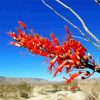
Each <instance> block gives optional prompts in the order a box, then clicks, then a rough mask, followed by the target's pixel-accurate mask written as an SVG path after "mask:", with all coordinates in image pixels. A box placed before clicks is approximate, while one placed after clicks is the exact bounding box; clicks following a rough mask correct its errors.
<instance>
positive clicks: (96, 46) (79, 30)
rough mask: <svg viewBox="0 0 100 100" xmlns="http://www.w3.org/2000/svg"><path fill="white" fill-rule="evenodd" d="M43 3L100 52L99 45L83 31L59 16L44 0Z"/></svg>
mask: <svg viewBox="0 0 100 100" xmlns="http://www.w3.org/2000/svg"><path fill="white" fill-rule="evenodd" d="M42 2H43V4H44V5H45V6H47V7H48V8H49V9H51V10H52V11H53V12H54V13H55V14H57V15H58V16H59V17H61V18H62V19H63V20H65V21H66V22H67V23H68V24H70V25H71V26H72V27H74V28H75V29H77V31H78V32H79V33H80V34H81V35H83V36H84V38H85V39H86V40H87V41H89V42H90V43H91V44H92V45H93V46H94V47H95V48H96V49H98V50H99V51H100V48H99V47H98V45H97V44H95V43H94V42H92V41H91V40H90V39H89V38H88V37H87V36H86V35H85V33H83V32H82V31H81V29H80V28H79V27H78V26H76V25H74V24H73V23H72V22H70V21H69V20H67V19H66V18H65V17H64V16H62V15H61V14H59V13H58V12H57V11H56V10H55V9H54V8H52V7H51V6H50V5H48V4H47V3H46V2H45V1H44V0H42Z"/></svg>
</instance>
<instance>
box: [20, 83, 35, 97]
mask: <svg viewBox="0 0 100 100" xmlns="http://www.w3.org/2000/svg"><path fill="white" fill-rule="evenodd" d="M18 89H19V95H20V97H23V98H29V97H30V96H31V94H32V89H33V88H32V86H31V85H30V84H28V83H26V82H21V83H20V84H19V85H18Z"/></svg>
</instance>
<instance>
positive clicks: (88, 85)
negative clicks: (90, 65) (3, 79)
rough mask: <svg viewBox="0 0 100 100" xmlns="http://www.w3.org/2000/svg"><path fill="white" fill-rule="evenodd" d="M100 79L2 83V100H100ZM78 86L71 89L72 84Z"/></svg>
mask: <svg viewBox="0 0 100 100" xmlns="http://www.w3.org/2000/svg"><path fill="white" fill-rule="evenodd" d="M99 82H100V80H99V79H88V80H84V81H81V80H74V81H73V82H72V83H71V84H70V85H65V84H64V83H63V82H61V83H57V82H55V83H49V82H48V83H46V84H29V83H26V82H20V84H14V85H13V84H9V85H7V84H5V85H2V84H1V85H0V98H1V100H76V99H77V100H79V99H80V100H100V92H99V91H100V84H99ZM76 85H77V86H78V88H75V89H74V90H70V87H72V86H76Z"/></svg>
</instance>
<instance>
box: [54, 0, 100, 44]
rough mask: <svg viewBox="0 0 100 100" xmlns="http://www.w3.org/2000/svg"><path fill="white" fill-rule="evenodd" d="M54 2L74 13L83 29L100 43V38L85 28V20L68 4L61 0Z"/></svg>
mask: <svg viewBox="0 0 100 100" xmlns="http://www.w3.org/2000/svg"><path fill="white" fill-rule="evenodd" d="M56 2H58V3H60V4H61V5H62V6H63V7H65V8H66V9H68V10H69V11H70V12H71V13H72V14H73V15H75V16H76V17H77V19H78V20H79V21H80V22H81V24H82V26H83V28H84V30H85V31H86V32H87V33H88V34H89V35H90V36H91V37H92V38H93V39H94V40H95V41H96V42H97V43H98V44H100V40H99V39H98V38H97V37H96V36H95V35H94V34H93V33H91V32H90V31H89V29H88V28H87V26H86V24H85V22H84V21H83V19H82V18H81V17H80V16H79V15H78V14H77V13H76V12H75V11H74V10H73V9H72V8H70V7H69V6H67V5H65V4H64V3H63V2H61V1H60V0H56Z"/></svg>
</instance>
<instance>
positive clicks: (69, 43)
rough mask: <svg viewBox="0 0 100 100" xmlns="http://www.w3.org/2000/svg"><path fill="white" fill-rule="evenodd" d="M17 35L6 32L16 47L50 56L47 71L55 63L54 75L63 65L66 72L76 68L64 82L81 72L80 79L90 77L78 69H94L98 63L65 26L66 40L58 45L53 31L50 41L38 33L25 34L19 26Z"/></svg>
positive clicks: (87, 72)
mask: <svg viewBox="0 0 100 100" xmlns="http://www.w3.org/2000/svg"><path fill="white" fill-rule="evenodd" d="M18 24H19V25H20V26H21V27H22V28H24V29H25V30H27V26H26V24H24V23H23V22H21V21H18ZM16 30H17V32H18V35H17V34H16V33H14V32H8V34H9V35H10V36H11V37H12V38H13V39H14V40H15V42H10V44H12V45H14V46H18V47H24V48H27V49H28V50H29V51H30V52H32V53H33V54H37V55H40V56H45V57H47V58H50V60H51V61H50V66H49V67H48V71H49V72H51V71H52V69H53V68H54V65H55V63H56V62H57V63H58V66H57V67H56V68H54V77H55V76H56V75H57V74H58V72H62V70H63V69H64V67H65V68H66V73H69V72H71V71H72V70H73V69H78V70H79V71H78V72H76V73H74V74H72V75H69V76H70V78H69V79H66V78H65V77H63V78H64V79H65V80H66V83H67V84H69V83H71V82H72V80H74V79H75V78H76V77H78V76H79V75H81V74H83V75H84V76H85V77H84V76H82V77H81V78H82V79H85V78H87V77H90V76H91V75H92V74H90V72H89V71H80V70H81V69H85V68H88V67H89V68H90V69H95V68H97V67H98V65H96V64H95V62H94V60H93V58H92V56H91V55H88V56H87V55H86V52H87V49H86V48H85V47H84V46H83V45H82V44H81V43H80V42H79V41H76V40H74V39H73V38H72V33H71V32H70V31H69V30H68V28H67V27H66V32H67V35H66V41H64V42H63V43H62V45H59V42H58V39H57V38H56V37H55V35H54V34H53V33H51V39H52V40H51V41H50V40H49V39H47V38H44V37H42V36H40V35H39V34H37V33H36V34H34V35H32V34H28V35H27V34H26V33H25V32H23V31H21V30H20V29H19V28H16Z"/></svg>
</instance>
